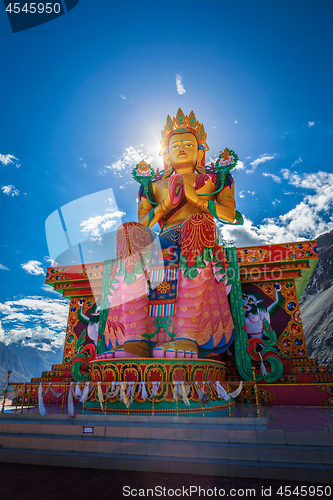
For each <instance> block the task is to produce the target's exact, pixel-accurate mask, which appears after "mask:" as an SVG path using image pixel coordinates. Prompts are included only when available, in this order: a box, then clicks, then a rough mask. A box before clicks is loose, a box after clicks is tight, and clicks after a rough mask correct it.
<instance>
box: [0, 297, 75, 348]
mask: <svg viewBox="0 0 333 500" xmlns="http://www.w3.org/2000/svg"><path fill="white" fill-rule="evenodd" d="M0 315H1V317H2V328H1V329H0V340H1V341H2V342H4V343H5V344H6V345H8V344H11V343H13V342H19V343H21V344H22V345H23V346H30V347H38V348H39V349H42V350H54V349H57V348H60V347H62V346H63V343H64V337H65V329H66V323H67V317H68V301H67V300H65V299H53V298H52V299H51V298H46V297H39V296H37V297H36V296H35V297H26V298H24V299H19V300H12V301H7V302H4V303H0Z"/></svg>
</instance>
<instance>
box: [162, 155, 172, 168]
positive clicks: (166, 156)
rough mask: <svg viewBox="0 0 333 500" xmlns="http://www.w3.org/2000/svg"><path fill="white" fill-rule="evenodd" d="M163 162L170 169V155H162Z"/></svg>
mask: <svg viewBox="0 0 333 500" xmlns="http://www.w3.org/2000/svg"><path fill="white" fill-rule="evenodd" d="M163 160H164V163H165V164H166V165H168V167H171V158H170V154H169V153H167V154H166V155H164V158H163Z"/></svg>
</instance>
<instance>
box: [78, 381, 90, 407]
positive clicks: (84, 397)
mask: <svg viewBox="0 0 333 500" xmlns="http://www.w3.org/2000/svg"><path fill="white" fill-rule="evenodd" d="M89 385H90V384H89V382H86V385H85V388H84V390H83V394H82V396H81V397H80V400H79V401H80V403H85V402H86V401H87V399H88V397H89V389H90V387H89Z"/></svg>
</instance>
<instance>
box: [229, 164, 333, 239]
mask: <svg viewBox="0 0 333 500" xmlns="http://www.w3.org/2000/svg"><path fill="white" fill-rule="evenodd" d="M283 177H284V178H285V179H287V180H288V182H289V184H291V185H293V186H296V187H298V188H303V189H308V190H312V191H314V192H315V194H307V195H305V196H304V198H303V200H302V201H301V202H300V203H298V204H297V205H296V206H295V207H294V208H293V209H291V210H289V212H287V213H285V214H282V215H279V216H278V217H274V218H273V217H271V218H267V219H264V220H263V221H262V223H261V224H259V225H258V226H254V225H253V223H252V221H251V220H249V219H247V218H246V217H244V226H225V227H223V235H224V237H225V238H226V239H230V240H234V241H235V244H236V246H246V245H249V246H250V245H260V244H274V243H286V242H289V241H299V240H304V239H314V238H316V237H318V236H319V235H320V234H323V233H326V232H329V231H331V230H332V229H333V174H330V173H328V172H322V171H321V172H317V173H315V174H301V175H300V174H298V173H297V172H291V171H290V170H287V169H284V170H283ZM241 193H242V194H243V193H244V191H241ZM272 203H273V205H275V206H277V205H278V204H280V200H277V199H275V200H274V201H273V202H272Z"/></svg>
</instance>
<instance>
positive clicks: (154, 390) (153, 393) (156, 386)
mask: <svg viewBox="0 0 333 500" xmlns="http://www.w3.org/2000/svg"><path fill="white" fill-rule="evenodd" d="M160 386H161V382H153V387H152V389H151V393H150V399H152V398H154V397H155V396H156V394H157V392H158V390H159V388H160Z"/></svg>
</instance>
